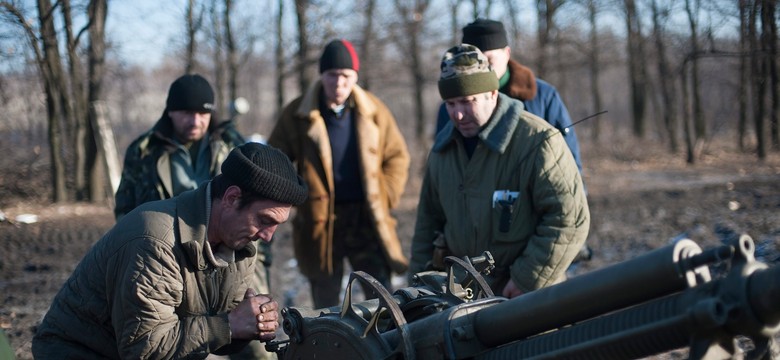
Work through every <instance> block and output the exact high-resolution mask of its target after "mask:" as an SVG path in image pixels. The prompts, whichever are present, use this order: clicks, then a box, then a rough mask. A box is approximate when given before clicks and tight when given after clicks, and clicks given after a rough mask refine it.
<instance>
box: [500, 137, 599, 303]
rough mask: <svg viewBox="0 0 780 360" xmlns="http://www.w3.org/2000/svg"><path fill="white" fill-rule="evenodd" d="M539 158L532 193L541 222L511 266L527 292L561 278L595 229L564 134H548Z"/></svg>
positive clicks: (519, 286) (512, 272) (535, 162)
mask: <svg viewBox="0 0 780 360" xmlns="http://www.w3.org/2000/svg"><path fill="white" fill-rule="evenodd" d="M534 156H535V158H534V159H533V164H534V167H536V169H535V171H534V172H535V174H537V175H536V176H535V178H534V179H533V185H532V186H533V188H532V190H531V194H532V196H533V204H534V205H533V206H534V212H535V213H537V214H539V215H540V216H539V219H540V220H539V223H538V224H537V226H536V230H535V232H534V234H533V235H532V236H531V238H530V239H529V241H528V246H527V247H526V249H525V250H524V251H523V253H522V255H521V256H520V257H518V258H517V259H516V260H515V261H514V263H513V265H512V266H511V278H512V280H513V281H514V282H515V284H516V285H517V286H518V288H519V289H521V290H523V291H525V292H528V291H532V290H536V289H539V288H542V287H545V286H549V285H552V284H554V283H556V282H559V281H561V280H562V279H563V278H564V276H565V273H566V269H567V268H568V267H569V265H570V264H571V262H572V261H573V260H574V258H575V256H576V255H577V252H578V251H579V249H580V248H581V247H582V246H583V244H584V243H585V239H586V237H587V235H588V230H589V228H590V212H589V210H588V204H587V200H586V198H585V191H584V187H583V184H582V179H581V177H580V173H579V170H578V168H577V165H576V163H575V161H574V158H573V157H572V155H571V152H569V151H568V148H566V144H565V142H564V141H563V138H562V137H561V136H559V135H556V136H551V137H548V138H547V140H545V141H544V142H542V143H541V145H540V148H539V151H537V152H536V153H535V155H534Z"/></svg>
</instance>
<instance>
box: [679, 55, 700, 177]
mask: <svg viewBox="0 0 780 360" xmlns="http://www.w3.org/2000/svg"><path fill="white" fill-rule="evenodd" d="M680 85H681V86H680V89H681V90H682V104H683V111H682V112H683V118H682V121H683V136H684V137H685V162H687V163H688V164H694V163H695V162H696V145H695V144H696V140H695V139H694V130H693V124H692V122H693V120H692V119H691V116H690V111H689V102H690V101H689V99H688V98H689V97H690V96H689V95H688V59H687V58H686V59H685V60H684V61H683V64H682V66H681V67H680Z"/></svg>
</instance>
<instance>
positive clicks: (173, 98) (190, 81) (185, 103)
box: [165, 74, 214, 112]
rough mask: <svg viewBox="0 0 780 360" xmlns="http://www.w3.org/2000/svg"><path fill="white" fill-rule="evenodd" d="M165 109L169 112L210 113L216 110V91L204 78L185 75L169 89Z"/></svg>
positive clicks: (195, 75)
mask: <svg viewBox="0 0 780 360" xmlns="http://www.w3.org/2000/svg"><path fill="white" fill-rule="evenodd" d="M165 108H166V110H168V111H177V110H186V111H199V112H210V111H212V110H214V90H212V89H211V85H209V82H208V81H207V80H206V79H204V78H203V77H202V76H200V75H198V74H188V75H184V76H182V77H180V78H178V79H176V81H174V82H173V84H171V87H170V89H168V100H166V101H165Z"/></svg>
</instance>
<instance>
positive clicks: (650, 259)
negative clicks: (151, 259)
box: [267, 235, 780, 360]
mask: <svg viewBox="0 0 780 360" xmlns="http://www.w3.org/2000/svg"><path fill="white" fill-rule="evenodd" d="M754 251H755V247H754V243H753V241H752V239H751V238H750V237H748V236H747V235H742V236H741V237H738V238H737V239H734V240H732V241H731V242H729V243H727V244H725V245H722V246H719V247H715V248H713V249H709V250H706V251H703V250H702V249H701V248H700V247H699V246H698V245H697V244H696V243H695V242H693V241H692V240H688V239H683V240H680V241H677V242H675V243H674V244H671V245H668V246H665V247H662V248H659V249H656V250H653V251H651V252H649V253H646V254H644V255H642V256H639V257H637V258H634V259H632V260H629V261H625V262H622V263H618V264H615V265H612V266H609V267H605V268H602V269H599V270H596V271H593V272H590V273H586V274H583V275H579V276H577V277H573V278H571V279H569V280H568V281H566V282H563V283H560V284H557V285H554V286H550V287H547V288H543V289H539V290H536V291H534V292H531V293H528V294H525V295H522V296H520V297H517V298H514V299H510V300H508V299H506V298H503V297H500V296H494V294H493V293H492V291H491V290H490V288H489V287H488V286H487V284H486V283H485V281H484V279H483V278H482V274H486V273H488V272H489V271H490V270H491V269H492V267H493V264H492V258H491V256H490V254H489V253H483V255H482V256H479V257H475V258H464V259H461V258H456V257H448V258H446V260H445V263H446V265H447V268H446V271H444V272H436V271H428V272H421V273H418V274H416V275H414V278H413V281H412V282H411V284H410V286H409V287H407V288H402V289H399V290H397V291H395V293H394V294H392V295H391V294H390V293H389V292H388V291H387V290H386V289H385V288H384V287H382V285H381V284H380V283H379V282H378V281H376V280H375V279H373V278H372V277H371V276H369V275H368V274H365V273H362V272H354V273H352V274H351V277H350V281H349V285H348V286H347V289H346V293H345V296H344V301H343V303H342V305H341V306H336V307H332V308H326V309H319V310H311V309H304V308H294V307H288V308H284V309H283V310H282V316H283V329H284V331H285V333H286V334H287V335H288V337H289V339H286V340H281V341H274V342H271V343H269V344H268V345H267V348H268V349H269V350H270V351H274V352H276V353H277V355H278V357H279V359H283V360H284V359H315V358H316V359H406V360H412V359H553V358H554V359H636V358H642V357H647V356H651V355H654V354H660V353H664V352H668V351H672V350H675V349H680V348H685V347H687V348H688V356H689V358H691V359H727V358H745V359H780V351H779V350H778V346H777V343H776V340H775V338H774V337H775V335H776V334H777V333H778V331H779V330H780V326H779V325H778V324H779V323H780V266H774V267H769V266H768V265H766V264H764V263H762V262H760V261H758V260H756V259H755V258H754ZM356 281H359V282H361V283H365V284H368V285H370V287H371V288H372V289H373V291H374V292H375V294H376V295H377V298H376V299H373V300H366V301H362V302H354V301H353V300H352V292H351V288H352V285H353V284H354V283H355V282H356ZM746 345H747V346H746Z"/></svg>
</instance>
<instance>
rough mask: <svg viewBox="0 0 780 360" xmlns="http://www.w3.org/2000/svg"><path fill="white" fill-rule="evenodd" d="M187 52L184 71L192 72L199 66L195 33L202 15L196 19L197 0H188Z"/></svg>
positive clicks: (186, 72)
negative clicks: (196, 59) (196, 57)
mask: <svg viewBox="0 0 780 360" xmlns="http://www.w3.org/2000/svg"><path fill="white" fill-rule="evenodd" d="M186 12H187V54H186V56H185V58H184V64H185V65H184V73H185V74H192V73H194V72H195V71H196V70H195V69H196V68H197V64H196V63H195V52H196V51H197V46H198V43H197V41H196V40H195V34H196V33H197V31H198V26H199V25H198V23H199V22H200V20H199V19H200V16H202V15H198V19H195V17H196V15H195V0H187V10H186Z"/></svg>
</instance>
